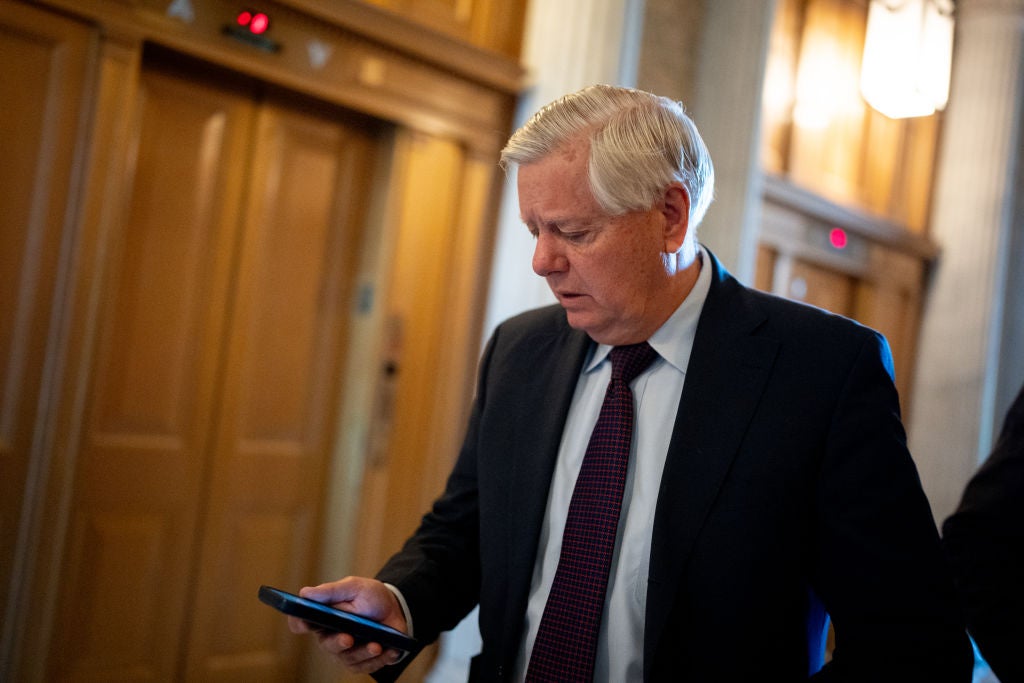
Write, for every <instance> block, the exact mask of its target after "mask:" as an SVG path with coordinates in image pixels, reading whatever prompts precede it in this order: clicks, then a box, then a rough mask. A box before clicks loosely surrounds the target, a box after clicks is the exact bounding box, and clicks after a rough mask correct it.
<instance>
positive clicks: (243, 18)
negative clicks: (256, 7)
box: [235, 10, 270, 36]
mask: <svg viewBox="0 0 1024 683" xmlns="http://www.w3.org/2000/svg"><path fill="white" fill-rule="evenodd" d="M235 21H236V22H237V23H238V25H239V26H241V27H242V28H246V29H248V30H249V33H251V34H253V35H255V36H258V35H262V34H264V33H266V32H267V29H268V28H270V17H269V16H267V15H266V14H264V13H263V12H250V11H249V10H242V11H241V12H239V13H238V16H237V17H235Z"/></svg>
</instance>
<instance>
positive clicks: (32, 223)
mask: <svg viewBox="0 0 1024 683" xmlns="http://www.w3.org/2000/svg"><path fill="white" fill-rule="evenodd" d="M93 43H94V36H93V33H92V32H91V31H90V30H89V29H88V28H86V27H85V26H82V25H80V24H78V23H76V22H74V21H71V20H69V19H65V18H62V17H54V16H48V15H47V14H45V13H44V12H41V11H39V10H37V9H35V8H32V7H27V6H25V5H22V4H18V3H11V2H4V1H3V0H0V131H2V133H0V159H2V160H3V163H0V188H2V191H0V615H4V618H3V621H5V622H7V621H8V620H7V618H6V610H7V608H8V596H9V595H10V594H11V591H10V588H11V583H10V582H11V579H12V571H13V568H14V567H13V565H14V560H15V557H16V544H17V537H18V533H19V523H20V516H21V507H22V503H23V501H24V492H25V486H26V477H27V474H28V469H29V462H30V458H35V459H40V458H42V453H41V452H40V450H39V449H40V446H39V440H38V431H37V428H38V427H40V426H42V425H43V424H45V423H46V422H47V421H48V417H49V416H48V415H47V414H46V413H44V412H40V386H41V384H42V383H43V382H44V376H43V375H44V373H45V372H46V370H45V368H46V367H47V366H48V364H47V362H46V353H47V348H48V346H49V344H48V335H49V330H50V321H51V319H52V316H51V308H50V307H51V304H52V301H53V297H54V293H55V287H56V285H57V283H58V281H59V280H60V277H58V258H59V254H60V251H61V243H62V241H63V240H64V239H65V237H66V235H67V232H66V229H67V222H68V220H69V218H68V216H69V215H70V214H69V212H68V205H69V201H70V197H71V189H72V186H73V183H74V181H73V178H72V176H73V173H74V163H75V158H76V154H78V153H79V152H80V150H79V146H78V145H77V144H76V140H77V134H78V126H79V121H80V119H81V116H82V112H83V109H84V107H85V106H86V103H85V94H84V84H85V83H86V81H87V79H86V75H87V73H88V70H89V68H90V66H91V48H92V46H93ZM11 621H13V619H12V620H11ZM8 623H10V622H8ZM5 635H7V634H5ZM2 654H3V653H2V652H0V659H2V658H3V657H2ZM2 669H3V667H2V666H0V677H2Z"/></svg>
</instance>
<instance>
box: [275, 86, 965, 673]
mask: <svg viewBox="0 0 1024 683" xmlns="http://www.w3.org/2000/svg"><path fill="white" fill-rule="evenodd" d="M502 162H503V164H504V165H505V166H506V167H512V166H515V167H517V168H518V191H519V205H520V211H521V214H522V219H523V221H524V223H525V224H526V227H527V228H528V229H529V231H530V233H531V234H532V235H533V236H534V238H535V239H536V248H535V251H534V256H533V268H534V270H535V271H536V273H537V274H538V275H540V276H541V277H543V278H545V279H546V280H547V282H548V284H549V285H550V287H551V290H552V292H553V293H554V294H555V296H556V297H557V299H558V305H556V306H551V307H547V308H543V309H540V310H536V311H532V312H528V313H525V314H523V315H520V316H517V317H515V318H513V319H511V320H509V321H507V322H505V323H504V324H502V325H501V326H499V327H498V329H497V330H496V331H495V332H494V335H493V337H492V338H491V340H490V342H489V343H488V345H487V348H486V350H485V352H484V355H483V358H482V360H481V364H480V372H479V382H478V386H477V393H476V398H475V401H474V407H473V411H472V415H471V418H470V422H469V426H468V430H467V433H466V437H465V442H464V444H463V447H462V450H461V453H460V455H459V458H458V461H457V463H456V465H455V468H454V470H453V472H452V474H451V476H450V478H449V480H448V484H447V487H446V489H445V491H444V493H443V495H442V496H441V497H440V498H439V499H438V500H437V501H436V503H435V504H434V506H433V508H432V510H431V511H430V512H429V513H428V514H426V515H425V516H424V518H423V522H422V524H421V526H420V528H419V529H418V530H417V531H416V533H415V534H414V535H413V536H412V538H410V539H409V541H408V542H407V543H406V545H405V546H404V548H403V549H402V550H401V551H400V552H399V553H398V554H396V555H395V556H394V557H393V558H392V559H391V560H390V561H389V562H388V563H387V564H386V566H385V567H384V568H383V569H382V570H381V571H380V573H379V574H378V576H377V578H376V579H367V578H358V577H348V578H345V579H342V580H340V581H337V582H334V583H329V584H324V585H322V586H318V587H315V588H306V589H303V595H305V596H307V597H310V598H313V599H316V600H320V601H323V602H328V603H332V604H336V605H339V606H341V607H343V608H346V609H350V610H353V611H356V612H359V613H362V614H365V615H367V616H370V617H372V618H375V619H378V620H380V621H383V622H384V623H386V624H389V625H391V626H394V627H396V628H399V629H402V630H407V631H408V630H412V631H414V634H415V636H416V637H417V638H418V639H419V640H421V641H423V642H430V641H432V640H434V639H435V638H436V637H437V636H438V635H439V633H440V632H441V631H443V630H445V629H449V628H452V627H453V626H454V625H455V624H456V623H458V622H459V621H460V620H461V619H462V618H463V617H464V616H465V615H466V614H467V613H468V612H469V611H470V610H471V609H472V608H473V607H474V606H475V605H477V604H479V606H480V631H481V636H482V639H483V648H482V652H481V653H480V655H479V656H478V657H476V658H475V659H474V662H473V664H472V669H471V679H472V680H480V681H501V680H511V681H516V682H518V681H591V680H593V681H608V682H614V683H618V682H621V681H700V682H704V681H762V680H764V681H767V680H772V681H775V680H780V681H785V680H789V681H795V680H805V679H807V678H808V677H812V676H813V677H814V680H844V681H846V680H849V681H882V680H901V681H929V682H933V683H934V682H936V681H966V680H970V670H971V649H970V645H969V642H968V640H967V638H966V635H965V630H964V625H963V623H962V620H961V616H960V614H959V612H958V610H957V606H956V600H955V595H954V591H953V587H952V582H951V579H950V577H949V576H948V574H947V569H946V567H945V565H944V564H943V559H942V553H941V549H940V545H939V538H938V534H937V532H936V529H935V524H934V522H933V520H932V517H931V513H930V510H929V506H928V503H927V501H926V500H925V497H924V495H923V493H922V490H921V487H920V483H919V481H918V477H917V473H916V471H915V469H914V466H913V464H912V461H911V459H910V456H909V454H908V452H907V449H906V446H905V436H904V431H903V427H902V425H901V423H900V418H899V408H898V401H897V395H896V391H895V388H894V385H893V382H892V377H891V374H892V372H891V371H892V368H891V356H890V354H889V350H888V347H887V344H886V342H885V340H884V339H883V338H882V337H881V336H880V335H879V334H877V333H875V332H873V331H871V330H869V329H867V328H864V327H862V326H860V325H857V324H856V323H854V322H851V321H849V320H846V319H844V318H841V317H839V316H834V315H830V314H828V313H825V312H822V311H820V310H816V309H813V308H811V307H808V306H803V305H800V304H796V303H792V302H788V301H785V300H782V299H778V298H775V297H772V296H769V295H766V294H763V293H759V292H756V291H753V290H750V289H747V288H745V287H744V286H742V285H741V284H740V283H738V282H737V281H736V280H735V279H733V278H732V277H731V276H730V275H729V274H728V273H727V272H726V271H725V270H724V269H723V268H722V266H721V265H720V264H719V262H718V261H717V260H716V259H715V257H714V256H713V255H712V254H711V253H710V252H709V251H708V250H707V249H705V248H703V247H702V246H701V245H700V244H699V243H698V241H697V235H696V232H697V225H698V223H699V222H700V220H701V218H702V217H703V216H704V213H705V211H706V210H707V208H708V205H709V204H710V203H711V198H712V194H713V184H714V173H713V170H712V164H711V159H710V157H709V155H708V152H707V150H706V148H705V146H704V143H703V141H702V140H701V138H700V135H699V134H698V132H697V129H696V128H695V126H694V124H693V122H692V121H691V120H690V119H689V117H688V116H687V115H686V114H685V112H684V111H683V109H682V107H681V106H680V105H679V104H678V103H675V102H672V101H670V100H667V99H665V98H660V97H657V96H654V95H652V94H650V93H645V92H641V91H636V90H629V89H624V88H616V87H610V86H593V87H590V88H587V89H584V90H582V91H580V92H578V93H575V94H571V95H568V96H565V97H563V98H561V99H560V100H558V101H556V102H554V103H552V104H550V105H548V106H547V107H545V108H543V109H542V110H541V111H539V112H538V113H537V114H536V115H535V116H534V117H533V118H532V119H531V120H530V121H528V122H527V123H526V124H525V125H524V126H523V127H522V128H521V129H520V130H519V131H517V132H516V133H515V134H514V135H513V136H512V138H511V139H510V141H509V143H508V145H507V146H506V148H505V149H504V151H503V153H502ZM829 616H830V617H831V619H832V622H833V624H834V627H835V637H836V647H835V650H834V652H833V655H832V657H831V660H830V662H829V663H828V664H825V665H824V666H823V660H824V650H825V648H824V642H825V638H824V635H825V631H826V628H827V624H828V619H829ZM292 627H293V629H294V630H296V631H304V630H307V627H306V626H305V625H304V624H302V623H301V622H299V621H297V620H294V619H293V620H292ZM320 641H321V647H322V648H323V649H325V650H327V651H328V652H330V653H332V654H334V655H335V656H336V657H338V659H340V660H341V661H342V663H344V664H345V665H347V666H348V667H349V668H351V669H352V670H354V671H360V672H376V675H377V677H378V678H381V679H393V678H395V677H396V676H397V675H398V674H399V673H400V672H401V670H402V667H403V663H402V662H398V660H399V656H398V655H399V653H397V652H394V651H392V650H384V649H383V648H381V647H380V646H379V645H378V644H376V643H355V642H354V641H353V639H352V637H351V636H350V635H348V634H340V635H320ZM396 662H397V663H396Z"/></svg>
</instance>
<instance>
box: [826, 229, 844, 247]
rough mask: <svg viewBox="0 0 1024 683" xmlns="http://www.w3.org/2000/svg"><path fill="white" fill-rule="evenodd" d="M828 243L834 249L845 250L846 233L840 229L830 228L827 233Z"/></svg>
mask: <svg viewBox="0 0 1024 683" xmlns="http://www.w3.org/2000/svg"><path fill="white" fill-rule="evenodd" d="M828 242H829V244H831V245H832V246H833V247H835V248H836V249H845V248H846V231H845V230H843V229H842V228H832V229H831V230H830V231H829V233H828Z"/></svg>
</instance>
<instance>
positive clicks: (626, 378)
mask: <svg viewBox="0 0 1024 683" xmlns="http://www.w3.org/2000/svg"><path fill="white" fill-rule="evenodd" d="M610 355H611V359H612V379H620V380H622V381H623V382H625V383H626V384H629V383H630V382H632V381H633V380H634V379H635V378H636V376H637V375H639V374H640V373H641V372H643V371H644V370H646V369H647V366H649V365H650V364H651V363H652V362H654V359H655V358H657V357H658V352H657V351H655V350H654V349H652V348H651V345H650V344H648V343H647V342H640V343H639V344H630V345H628V346H616V347H614V348H612V350H611V354H610Z"/></svg>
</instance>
